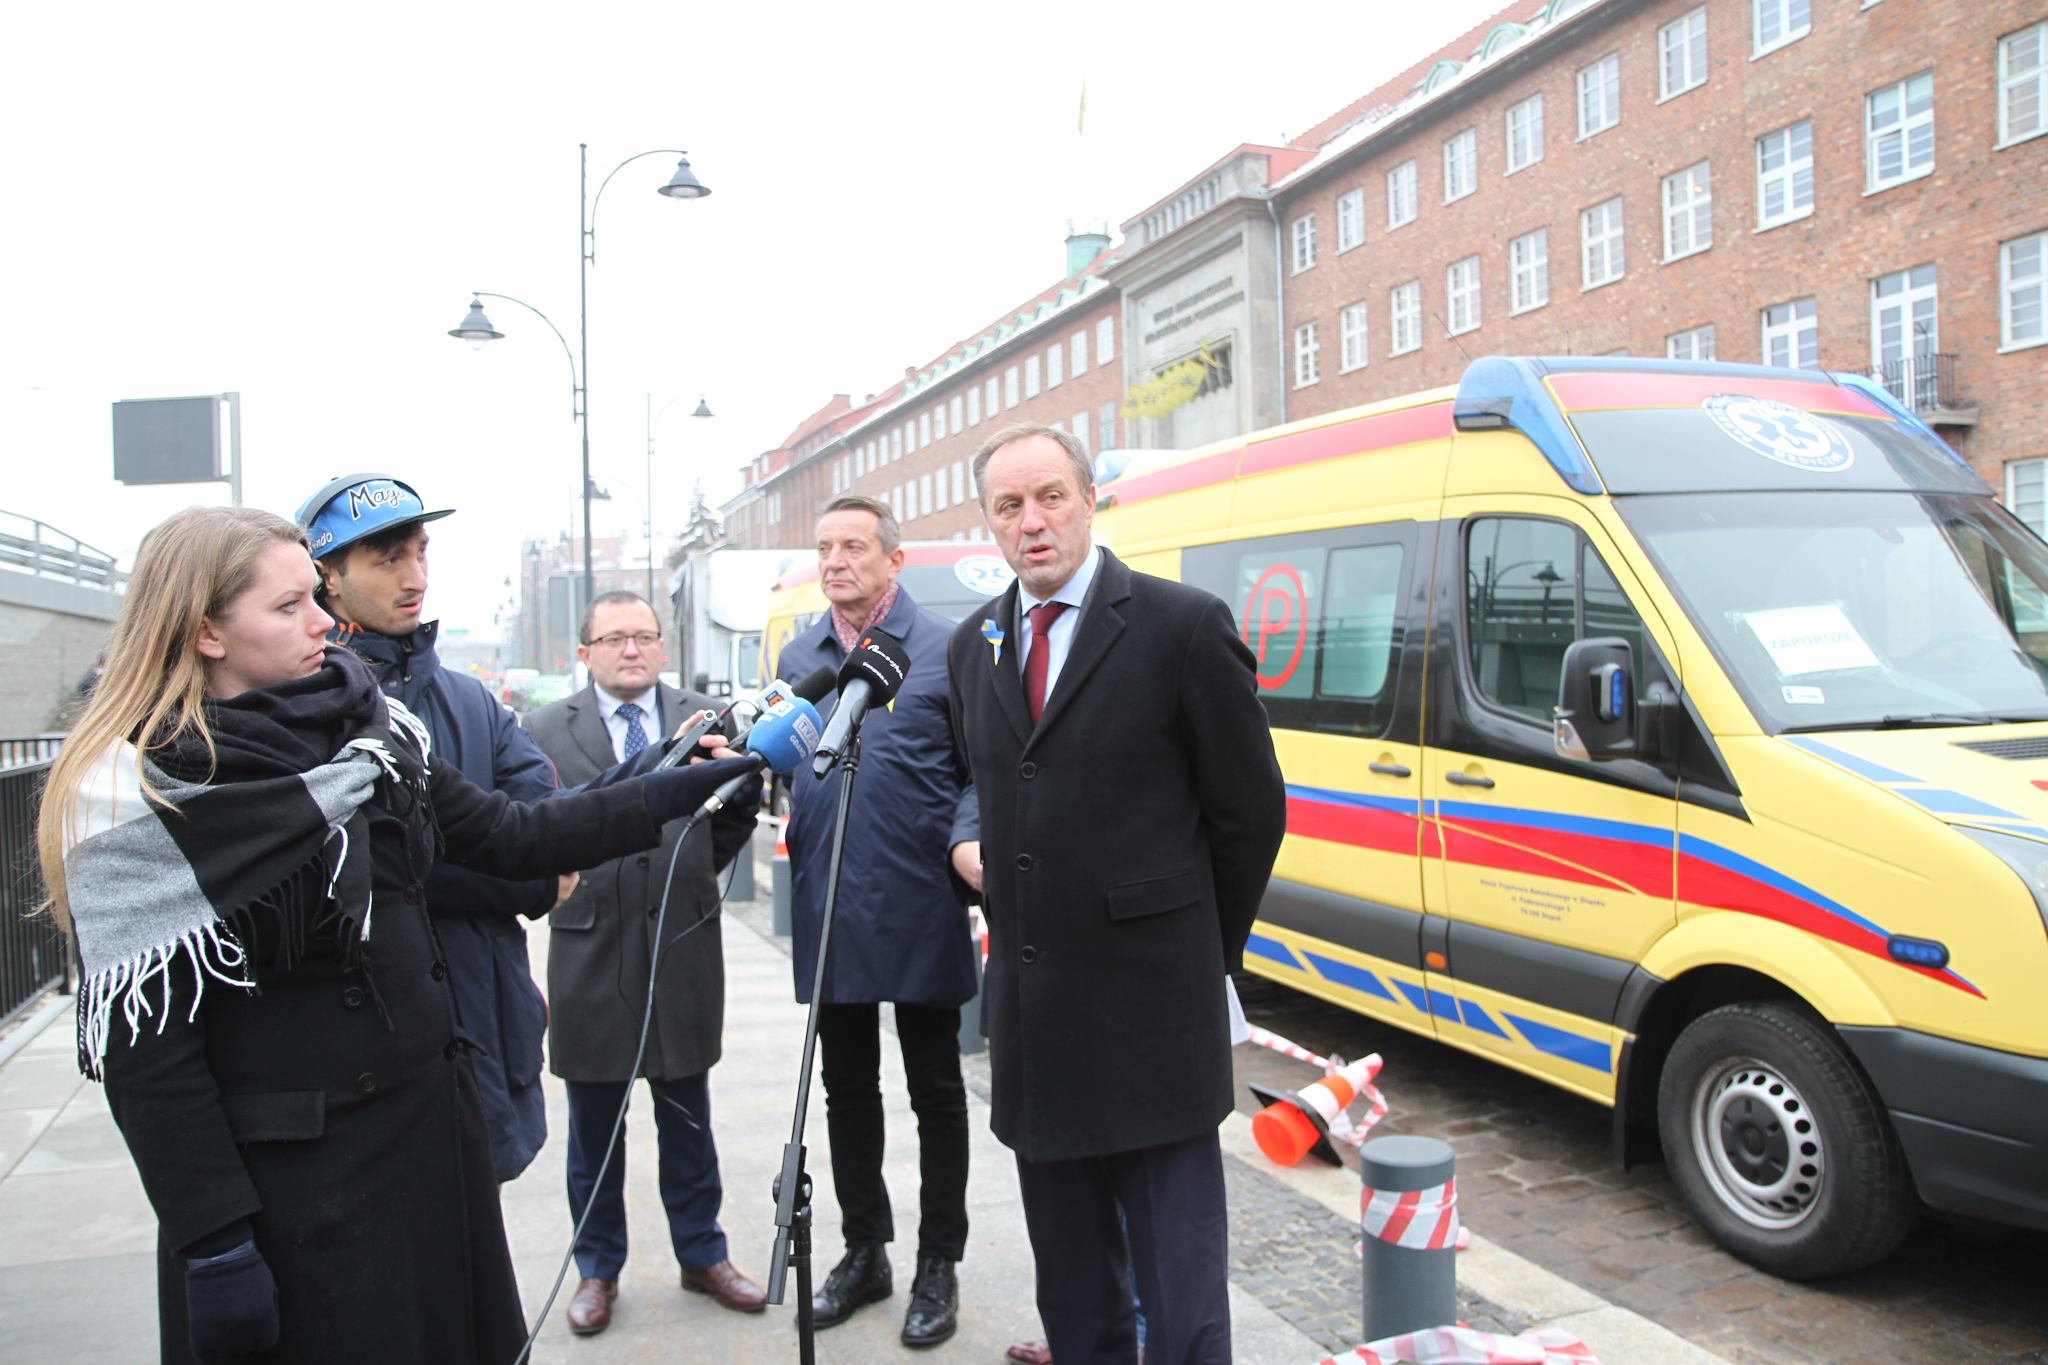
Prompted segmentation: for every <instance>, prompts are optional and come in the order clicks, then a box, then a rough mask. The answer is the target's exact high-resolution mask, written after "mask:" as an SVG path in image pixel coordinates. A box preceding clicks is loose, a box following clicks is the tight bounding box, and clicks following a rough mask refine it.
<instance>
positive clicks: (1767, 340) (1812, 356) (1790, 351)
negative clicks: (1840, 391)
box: [1764, 298, 1820, 370]
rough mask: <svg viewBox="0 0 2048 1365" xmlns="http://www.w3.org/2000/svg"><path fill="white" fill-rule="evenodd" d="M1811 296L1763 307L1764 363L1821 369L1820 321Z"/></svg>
mask: <svg viewBox="0 0 2048 1365" xmlns="http://www.w3.org/2000/svg"><path fill="white" fill-rule="evenodd" d="M1816 313H1817V309H1816V306H1815V303H1814V301H1813V300H1812V299H1810V298H1809V299H1793V300H1792V301H1791V302H1790V303H1774V304H1772V305H1771V306H1770V307H1769V308H1766V309H1764V364H1766V365H1776V366H1778V367H1779V368H1781V369H1787V370H1817V369H1819V368H1820V324H1819V322H1818V320H1817V317H1816Z"/></svg>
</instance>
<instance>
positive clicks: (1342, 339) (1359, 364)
mask: <svg viewBox="0 0 2048 1365" xmlns="http://www.w3.org/2000/svg"><path fill="white" fill-rule="evenodd" d="M1365 362H1366V352H1365V305H1364V304H1362V303H1354V304H1352V305H1351V306H1350V307H1348V308H1340V309H1338V310H1337V370H1338V372H1339V373H1340V374H1349V373H1350V372H1351V371H1352V370H1357V369H1363V368H1364V367H1365Z"/></svg>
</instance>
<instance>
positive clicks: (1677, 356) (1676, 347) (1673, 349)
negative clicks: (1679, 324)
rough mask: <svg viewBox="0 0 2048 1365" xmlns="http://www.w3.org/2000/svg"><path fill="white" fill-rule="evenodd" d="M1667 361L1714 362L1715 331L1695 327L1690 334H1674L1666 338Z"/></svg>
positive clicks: (1708, 328) (1665, 351)
mask: <svg viewBox="0 0 2048 1365" xmlns="http://www.w3.org/2000/svg"><path fill="white" fill-rule="evenodd" d="M1664 358H1665V359H1666V360H1712V359H1713V358H1714V329H1713V328H1712V327H1711V326H1708V327H1695V328H1693V329H1692V330H1691V331H1689V332H1673V333H1672V334H1671V335H1670V336H1668V337H1665V338H1664Z"/></svg>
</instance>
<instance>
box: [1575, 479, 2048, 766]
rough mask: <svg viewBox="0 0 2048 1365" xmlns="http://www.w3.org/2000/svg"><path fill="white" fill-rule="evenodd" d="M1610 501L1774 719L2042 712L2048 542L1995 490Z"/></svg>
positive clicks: (1960, 719)
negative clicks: (1999, 499)
mask: <svg viewBox="0 0 2048 1365" xmlns="http://www.w3.org/2000/svg"><path fill="white" fill-rule="evenodd" d="M1615 505H1616V507H1618V508H1619V509H1620V511H1621V514H1622V516H1623V517H1624V519H1626V520H1627V522H1628V524H1629V526H1630V527H1631V528H1632V529H1633V530H1634V531H1635V533H1636V536H1637V538H1638V539H1640V540H1641V541H1642V542H1643V544H1644V546H1645V547H1646V548H1647V549H1648V550H1649V552H1650V555H1651V557H1652V558H1653V559H1654V560H1656V562H1657V564H1658V567H1659V568H1660V569H1662V570H1663V573H1664V578H1665V581H1666V582H1667V583H1668V584H1669V585H1670V586H1671V588H1672V590H1673V592H1674V593H1675V594H1676V595H1677V596H1678V598H1679V600H1680V602H1681V603H1682V604H1683V605H1684V607H1685V609H1686V611H1687V612H1688V613H1689V614H1690V615H1691V617H1692V620H1693V623H1694V624H1695V625H1696V626H1697V627H1698V628H1699V630H1700V632H1701V633H1702V634H1703V635H1705V636H1706V638H1707V640H1708V642H1709V643H1710V644H1711V645H1712V647H1713V649H1714V652H1715V654H1716V656H1717V657H1719V659H1720V660H1721V663H1722V665H1723V666H1724V667H1725V668H1726V669H1727V670H1728V672H1729V674H1730V676H1731V677H1733V678H1734V680H1735V682H1736V685H1737V687H1739V688H1740V689H1741V691H1742V693H1743V695H1744V697H1745V698H1746V699H1747V700H1748V702H1749V704H1750V707H1751V709H1752V710H1754V711H1755V713H1756V716H1757V719H1758V721H1759V722H1760V723H1762V724H1763V725H1764V727H1765V728H1766V729H1768V730H1770V731H1772V732H1781V731H1802V730H1848V729H1879V728H1902V727H1906V726H1920V725H1981V724H1990V723H1994V722H1998V721H2016V720H2048V546H2044V545H2043V544H2042V542H2041V541H2040V539H2039V538H2037V537H2036V536H2034V535H2033V534H2032V533H2030V532H2029V531H2027V530H2026V529H2025V528H2024V527H2022V526H2021V525H2020V524H2019V523H2018V522H2016V521H2015V520H2014V519H2013V518H2012V516H2011V514H2010V513H2008V512H2006V511H2005V510H2004V509H2003V508H2001V507H1999V506H1998V505H1997V503H1995V502H1994V501H1993V500H1992V499H1991V498H1990V497H1988V496H1984V495H1981V494H1979V495H1962V494H1948V493H1918V494H1915V493H1878V492H1830V493H1815V492H1810V491H1809V492H1783V493H1692V494H1681V495H1662V496H1638V497H1623V498H1617V499H1615Z"/></svg>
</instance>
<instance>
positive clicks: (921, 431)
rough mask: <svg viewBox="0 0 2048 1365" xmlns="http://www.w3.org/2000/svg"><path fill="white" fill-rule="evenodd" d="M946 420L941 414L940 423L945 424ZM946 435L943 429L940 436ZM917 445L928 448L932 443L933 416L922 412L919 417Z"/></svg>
mask: <svg viewBox="0 0 2048 1365" xmlns="http://www.w3.org/2000/svg"><path fill="white" fill-rule="evenodd" d="M945 420H946V419H945V416H944V415H943V414H941V415H940V417H939V421H940V422H941V423H943V422H944V421H945ZM945 434H946V433H945V430H944V428H943V427H941V429H940V431H939V435H941V436H944V435H945ZM917 443H918V445H919V446H928V445H930V444H931V443H932V414H931V413H929V412H921V413H919V414H918V415H917Z"/></svg>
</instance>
